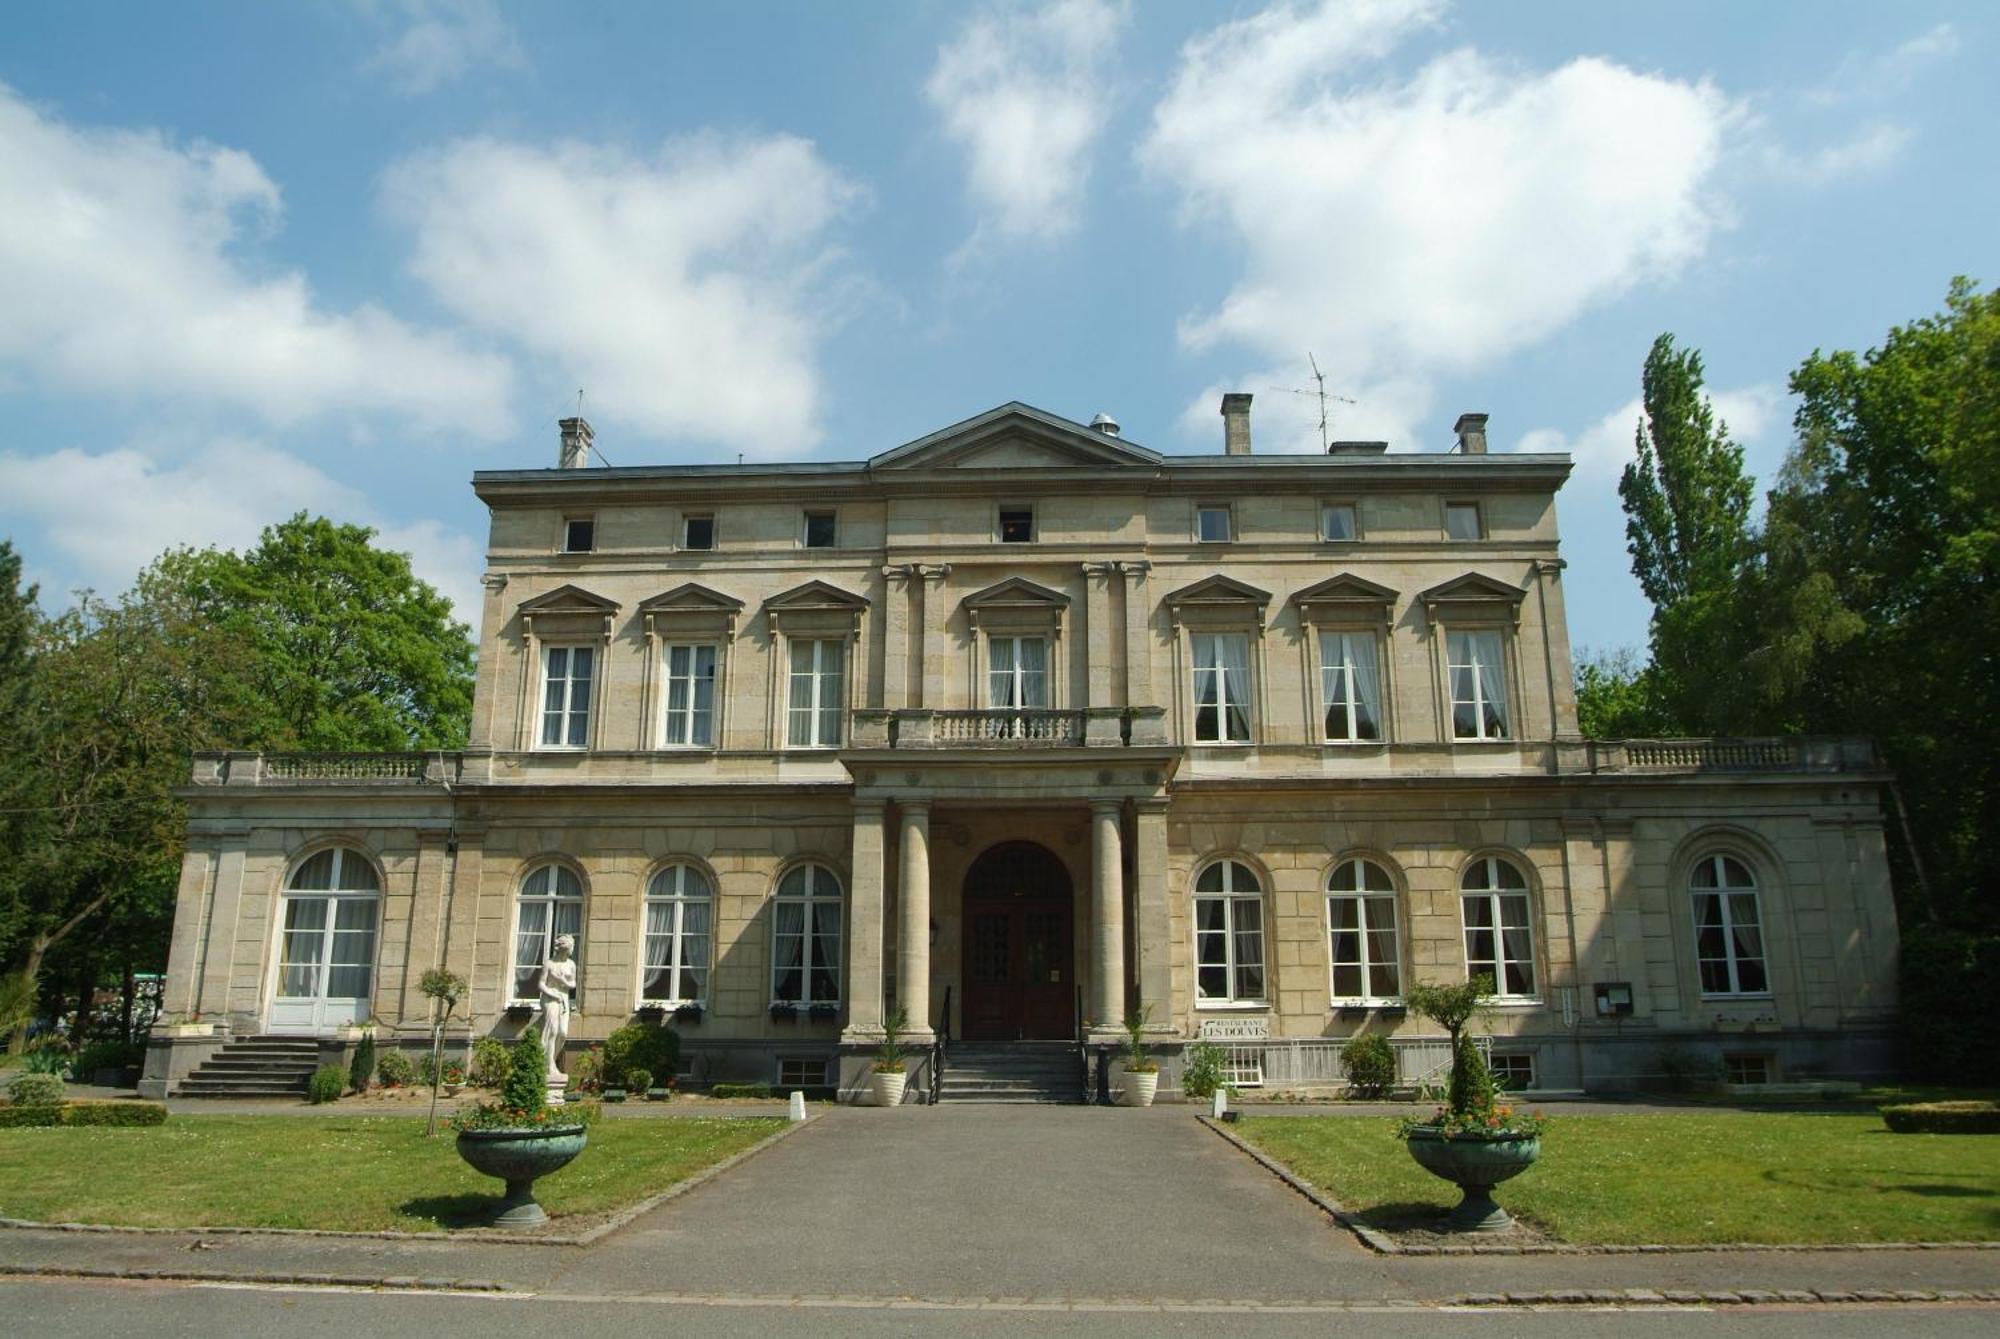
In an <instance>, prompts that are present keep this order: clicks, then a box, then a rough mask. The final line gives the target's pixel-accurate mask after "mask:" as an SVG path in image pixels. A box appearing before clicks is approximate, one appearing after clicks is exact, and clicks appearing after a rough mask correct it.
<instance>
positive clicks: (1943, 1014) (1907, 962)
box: [1896, 925, 2000, 1083]
mask: <svg viewBox="0 0 2000 1339" xmlns="http://www.w3.org/2000/svg"><path fill="white" fill-rule="evenodd" d="M1901 956H1902V965H1901V968H1900V970H1899V971H1898V972H1897V974H1896V976H1897V989H1898V991H1899V993H1900V996H1901V1010H1902V1029H1903V1047H1902V1054H1903V1061H1904V1063H1905V1064H1906V1065H1907V1066H1908V1068H1909V1070H1910V1072H1911V1074H1912V1075H1913V1076H1914V1077H1916V1078H1920V1079H1929V1080H1932V1081H1933V1082H1940V1083H1950V1082H1962V1081H1963V1079H1964V1076H1965V1075H1966V1074H1969V1073H1988V1072H1990V1071H1991V1066H1992V1060H1993V1057H1994V1056H1996V1055H2000V1009H1991V1008H1985V1007H1972V1008H1968V1007H1967V1005H1968V1003H1969V1002H1972V1001H1978V1000H1987V1001H1991V1000H1995V999H2000V932H1995V931H1992V930H1987V931H1984V932H1974V931H1967V930H1957V929H1953V928H1951V927H1950V926H1944V925H1912V926H1909V927H1908V928H1907V929H1905V930H1904V931H1903V940H1902V950H1901Z"/></svg>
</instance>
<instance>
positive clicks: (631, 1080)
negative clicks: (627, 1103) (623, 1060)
mask: <svg viewBox="0 0 2000 1339" xmlns="http://www.w3.org/2000/svg"><path fill="white" fill-rule="evenodd" d="M625 1084H626V1086H627V1087H629V1088H630V1089H631V1090H632V1091H633V1092H635V1093H645V1092H649V1091H651V1090H652V1087H653V1071H652V1070H650V1069H646V1068H644V1067H643V1066H641V1067H637V1068H633V1069H628V1070H626V1071H625Z"/></svg>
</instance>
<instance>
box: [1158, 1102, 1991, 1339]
mask: <svg viewBox="0 0 2000 1339" xmlns="http://www.w3.org/2000/svg"><path fill="white" fill-rule="evenodd" d="M1195 1119H1196V1120H1198V1121H1200V1122H1201V1123H1202V1124H1203V1125H1206V1126H1207V1127H1208V1128H1209V1129H1211V1130H1213V1131H1215V1132H1216V1133H1217V1134H1219V1135H1221V1136H1222V1137H1223V1138H1224V1139H1226V1140H1228V1141H1229V1142H1230V1143H1231V1144H1234V1145H1235V1146H1236V1147H1237V1148H1239V1149H1241V1150H1242V1151H1243V1152H1244V1153H1246V1154H1248V1155H1249V1156H1250V1158H1251V1160H1252V1161H1254V1162H1256V1163H1257V1164H1258V1165H1259V1166H1261V1167H1263V1168H1264V1169H1265V1170H1266V1171H1268V1172H1270V1173H1271V1174H1272V1175H1273V1176H1275V1177H1277V1178H1278V1179H1279V1180H1280V1181H1283V1182H1284V1183H1285V1184H1286V1185H1288V1186H1290V1187H1291V1188H1292V1189H1293V1190H1296V1191H1298V1192H1299V1194H1301V1195H1303V1196H1305V1197H1306V1198H1307V1199H1308V1200H1311V1201H1312V1202H1313V1204H1314V1205H1315V1206H1316V1207H1317V1208H1318V1209H1319V1210H1320V1211H1321V1212H1323V1213H1325V1214H1326V1215H1328V1216H1329V1217H1331V1218H1332V1219H1333V1220H1334V1221H1335V1222H1337V1223H1339V1224H1340V1225H1341V1226H1342V1227H1344V1228H1346V1229H1347V1230H1348V1231H1349V1232H1352V1233H1353V1234H1354V1235H1355V1236H1356V1237H1357V1238H1359V1239H1360V1241H1361V1243H1362V1245H1364V1246H1366V1247H1368V1249H1369V1250H1371V1251H1376V1252H1378V1253H1380V1254H1382V1255H1410V1256H1425V1255H1715V1254H1722V1253H1727V1254H1752V1253H1756V1254H1768V1253H1774V1252H1785V1253H1787V1254H1799V1253H1810V1252H1831V1251H2000V1241H1858V1242H1850V1243H1846V1244H1842V1243H1840V1242H1824V1241H1811V1242H1799V1243H1796V1244H1790V1245H1787V1244H1782V1243H1779V1244H1773V1243H1769V1242H1699V1243H1695V1244H1692V1245H1687V1244H1680V1243H1674V1244H1667V1245H1629V1244H1605V1245H1597V1246H1588V1245H1577V1244H1574V1243H1571V1242H1537V1243H1535V1244H1533V1245H1529V1246H1506V1245H1500V1244H1497V1243H1495V1244H1486V1243H1480V1244H1477V1245H1465V1246H1428V1245H1426V1246H1405V1245H1403V1244H1402V1243H1401V1242H1399V1241H1397V1240H1396V1239H1395V1238H1393V1237H1391V1236H1389V1235H1388V1234H1387V1233H1385V1232H1382V1231H1379V1230H1378V1229H1376V1228H1373V1227H1370V1226H1368V1225H1367V1224H1366V1223H1364V1222H1362V1221H1361V1220H1360V1219H1359V1218H1357V1217H1356V1216H1355V1215H1353V1214H1352V1213H1349V1212H1348V1211H1347V1210H1346V1209H1343V1208H1341V1207H1340V1205H1338V1204H1337V1203H1335V1202H1334V1201H1333V1200H1331V1199H1328V1198H1327V1197H1326V1196H1325V1195H1324V1194H1322V1193H1321V1192H1320V1191H1319V1189H1318V1188H1317V1187H1315V1186H1313V1185H1312V1184H1311V1183H1310V1182H1308V1181H1306V1180H1304V1179H1302V1178H1301V1177H1300V1176H1299V1175H1298V1174H1297V1173H1295V1172H1293V1171H1292V1169H1291V1168H1289V1167H1287V1166H1285V1164H1283V1163H1282V1162H1279V1161H1278V1160H1277V1159H1275V1158H1273V1157H1271V1156H1270V1155H1268V1154H1266V1153H1265V1152H1263V1151H1262V1150H1261V1149H1259V1148H1257V1147H1256V1146H1254V1145H1252V1144H1251V1143H1249V1142H1248V1141H1247V1140H1245V1139H1244V1138H1243V1137H1242V1136H1240V1135H1238V1134H1236V1133H1235V1132H1234V1131H1232V1130H1228V1129H1225V1128H1224V1127H1223V1126H1222V1125H1220V1124H1219V1123H1217V1122H1216V1121H1215V1120H1213V1119H1212V1118H1210V1117H1208V1116H1197V1117H1195ZM1480 1295H1481V1296H1485V1295H1486V1294H1480ZM1505 1295H1506V1296H1508V1297H1512V1296H1514V1294H1512V1293H1509V1294H1505ZM1885 1296H1886V1295H1885ZM1889 1300H1904V1299H1900V1298H1890V1299H1889ZM1509 1305H1513V1303H1509Z"/></svg>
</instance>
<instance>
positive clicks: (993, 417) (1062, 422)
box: [868, 400, 1160, 472]
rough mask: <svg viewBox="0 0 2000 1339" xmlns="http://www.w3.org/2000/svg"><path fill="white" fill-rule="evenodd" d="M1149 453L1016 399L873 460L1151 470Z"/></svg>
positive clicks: (902, 464)
mask: <svg viewBox="0 0 2000 1339" xmlns="http://www.w3.org/2000/svg"><path fill="white" fill-rule="evenodd" d="M1159 463H1160V455H1159V453H1158V452H1156V451H1148V450H1147V449H1146V448H1145V447H1143V446H1137V445H1135V444H1133V443H1131V442H1128V441H1126V440H1125V439H1124V438H1122V437H1113V436H1110V435H1109V434H1106V433H1102V432H1099V431H1097V430H1096V429H1094V428H1088V427H1085V426H1084V425H1083V424H1081V423H1076V422H1072V421H1071V420H1069V419H1066V418H1063V417H1062V416H1061V415H1058V414H1051V413H1049V412H1047V411H1046V410H1042V409H1037V408H1035V407H1034V406H1033V405H1026V404H1022V403H1021V402H1020V401H1018V400H1016V401H1013V402H1011V403H1008V404H1004V405H1001V406H1000V407H999V408H997V409H989V410H987V411H986V412H985V413H983V414H980V415H978V416H977V417H974V418H969V419H966V420H965V421H964V422H963V423H954V424H952V425H951V426H950V427H948V428H943V429H940V430H939V431H937V432H934V433H931V434H930V435H929V436H926V437H919V438H917V440H915V441H913V442H905V443H904V444H903V445H901V446H898V447H895V448H893V449H891V450H888V451H884V452H882V453H881V454H880V455H878V456H875V457H873V458H871V459H870V460H869V462H868V468H869V469H871V470H894V471H898V472H903V471H910V470H932V469H973V470H1001V469H1012V470H1020V469H1089V470H1103V469H1120V468H1144V469H1150V468H1152V467H1153V466H1156V465H1158V464H1159Z"/></svg>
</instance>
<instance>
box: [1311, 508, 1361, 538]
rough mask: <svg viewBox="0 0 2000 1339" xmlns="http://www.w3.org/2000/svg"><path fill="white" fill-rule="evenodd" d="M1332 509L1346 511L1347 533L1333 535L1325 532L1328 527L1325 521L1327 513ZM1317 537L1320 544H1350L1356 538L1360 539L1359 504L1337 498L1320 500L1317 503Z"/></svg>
mask: <svg viewBox="0 0 2000 1339" xmlns="http://www.w3.org/2000/svg"><path fill="white" fill-rule="evenodd" d="M1333 511H1345V512H1346V513H1347V520H1348V526H1347V528H1348V531H1349V533H1348V534H1345V535H1333V534H1328V533H1327V531H1328V530H1329V528H1330V527H1329V526H1328V525H1327V523H1326V520H1327V514H1328V513H1329V512H1333ZM1319 538H1320V542H1321V543H1322V544H1352V543H1354V542H1355V541H1356V540H1358V539H1360V538H1361V507H1360V505H1359V504H1357V503H1353V502H1342V501H1337V500H1328V501H1323V502H1321V503H1320V504H1319Z"/></svg>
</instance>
